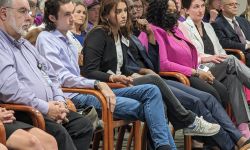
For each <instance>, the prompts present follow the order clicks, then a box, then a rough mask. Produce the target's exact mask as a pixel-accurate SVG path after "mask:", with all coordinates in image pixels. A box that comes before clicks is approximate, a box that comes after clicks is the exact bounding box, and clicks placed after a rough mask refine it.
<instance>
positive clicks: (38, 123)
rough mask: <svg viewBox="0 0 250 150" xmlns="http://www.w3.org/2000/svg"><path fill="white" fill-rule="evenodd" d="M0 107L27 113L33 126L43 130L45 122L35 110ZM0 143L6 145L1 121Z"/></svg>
mask: <svg viewBox="0 0 250 150" xmlns="http://www.w3.org/2000/svg"><path fill="white" fill-rule="evenodd" d="M0 107H3V108H6V109H10V110H14V111H21V112H25V113H27V114H28V115H29V116H30V117H31V120H32V123H33V126H35V127H37V128H40V129H42V130H45V122H44V119H43V115H42V114H41V113H40V112H39V111H38V110H36V109H35V108H32V107H30V106H25V105H18V104H0ZM0 143H2V144H4V145H6V134H5V128H4V125H3V123H2V122H1V121H0Z"/></svg>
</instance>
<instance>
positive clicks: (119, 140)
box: [115, 126, 126, 150]
mask: <svg viewBox="0 0 250 150" xmlns="http://www.w3.org/2000/svg"><path fill="white" fill-rule="evenodd" d="M125 131H126V126H123V127H120V128H119V132H118V137H117V142H116V146H115V149H116V150H121V149H122V143H123V140H124V135H125Z"/></svg>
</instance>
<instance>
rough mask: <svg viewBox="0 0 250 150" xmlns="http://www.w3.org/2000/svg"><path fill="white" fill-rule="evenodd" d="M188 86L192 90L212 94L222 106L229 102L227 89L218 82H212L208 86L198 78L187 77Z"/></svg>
mask: <svg viewBox="0 0 250 150" xmlns="http://www.w3.org/2000/svg"><path fill="white" fill-rule="evenodd" d="M189 81H190V84H191V86H192V87H193V88H195V89H198V90H201V91H204V92H207V93H210V94H212V95H213V96H214V97H215V98H216V99H217V100H218V101H219V102H220V103H221V104H222V105H223V106H225V104H226V103H227V102H229V96H228V95H229V94H228V92H227V88H226V87H225V86H224V85H223V84H222V83H221V82H219V81H217V80H214V83H213V84H209V83H207V82H205V81H204V80H202V79H200V78H198V77H193V76H191V77H189Z"/></svg>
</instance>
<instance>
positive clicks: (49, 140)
mask: <svg viewBox="0 0 250 150" xmlns="http://www.w3.org/2000/svg"><path fill="white" fill-rule="evenodd" d="M43 145H46V149H48V150H50V149H51V150H52V149H53V150H57V149H58V146H57V142H56V139H55V138H54V137H53V136H51V135H50V134H47V135H46V136H45V143H43Z"/></svg>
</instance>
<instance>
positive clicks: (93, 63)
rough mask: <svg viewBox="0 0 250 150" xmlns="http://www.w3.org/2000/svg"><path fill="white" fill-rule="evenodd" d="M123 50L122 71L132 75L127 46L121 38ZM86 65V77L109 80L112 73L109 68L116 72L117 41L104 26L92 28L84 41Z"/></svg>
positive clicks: (83, 70) (84, 71)
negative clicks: (128, 66)
mask: <svg viewBox="0 0 250 150" xmlns="http://www.w3.org/2000/svg"><path fill="white" fill-rule="evenodd" d="M121 46H122V52H123V66H122V67H121V72H122V74H123V75H127V76H128V75H131V74H132V72H130V71H128V69H127V66H126V62H127V57H126V51H127V49H128V46H126V45H125V44H124V43H123V42H122V40H121ZM83 55H84V67H83V68H82V70H81V71H82V73H83V75H84V76H85V77H87V78H90V79H96V80H100V81H104V82H108V81H109V76H110V75H111V74H109V73H107V72H108V71H109V70H110V71H112V72H116V69H117V54H116V46H115V41H114V39H113V37H112V36H111V35H109V34H108V31H105V30H104V29H103V28H96V29H93V30H91V31H90V32H89V33H88V35H87V37H86V39H85V42H84V46H83Z"/></svg>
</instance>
